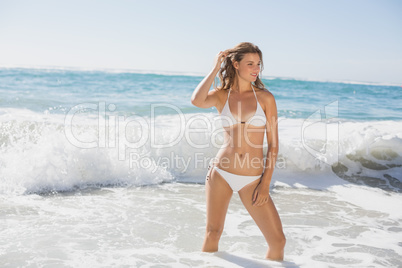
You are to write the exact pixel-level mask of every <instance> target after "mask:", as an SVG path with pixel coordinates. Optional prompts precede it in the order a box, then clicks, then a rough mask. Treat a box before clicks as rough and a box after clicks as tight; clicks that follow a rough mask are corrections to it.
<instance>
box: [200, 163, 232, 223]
mask: <svg viewBox="0 0 402 268" xmlns="http://www.w3.org/2000/svg"><path fill="white" fill-rule="evenodd" d="M208 174H209V177H207V178H206V180H205V193H206V207H207V227H209V228H213V229H222V228H223V225H224V222H225V217H226V212H227V210H228V207H229V202H230V198H231V197H232V194H233V191H232V189H231V188H230V186H229V184H228V183H227V182H226V181H225V180H224V179H223V178H222V176H221V175H220V174H219V173H218V172H217V171H216V170H215V169H214V168H213V167H211V168H210V170H208ZM207 176H208V175H207Z"/></svg>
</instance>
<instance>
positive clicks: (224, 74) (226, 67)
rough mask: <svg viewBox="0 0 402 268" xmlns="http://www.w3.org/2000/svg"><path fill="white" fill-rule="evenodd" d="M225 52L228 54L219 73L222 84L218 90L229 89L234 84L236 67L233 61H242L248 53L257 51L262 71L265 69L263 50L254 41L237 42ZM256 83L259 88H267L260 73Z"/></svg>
mask: <svg viewBox="0 0 402 268" xmlns="http://www.w3.org/2000/svg"><path fill="white" fill-rule="evenodd" d="M224 53H225V54H226V57H225V59H224V60H223V64H222V68H221V69H220V70H219V73H218V76H219V80H220V86H219V87H218V88H217V89H218V90H221V89H224V90H227V89H229V88H231V87H232V86H233V84H234V82H235V78H236V69H235V67H234V66H233V63H234V62H235V61H238V62H240V61H241V60H242V59H243V58H244V55H245V54H247V53H257V54H258V56H259V57H260V61H261V71H262V70H263V69H264V64H263V62H262V52H261V50H260V49H259V48H258V46H256V45H254V44H252V43H249V42H242V43H240V44H237V45H236V46H235V47H234V48H230V49H227V50H225V51H224ZM254 85H255V86H256V87H258V88H265V86H264V83H262V81H261V79H260V76H259V75H258V76H257V80H256V81H255V82H254Z"/></svg>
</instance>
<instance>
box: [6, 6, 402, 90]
mask: <svg viewBox="0 0 402 268" xmlns="http://www.w3.org/2000/svg"><path fill="white" fill-rule="evenodd" d="M401 14H402V1H399V0H376V1H373V0H336V1H322V0H303V1H300V0H280V1H278V0H276V1H272V0H255V1H237V0H231V1H219V0H214V1H212V0H202V1H201V0H199V1H195V0H194V1H185V0H166V1H163V0H159V1H156V0H148V1H135V0H132V1H129V0H113V1H112V0H110V1H103V0H97V1H94V0H92V1H90V0H87V1H86V0H79V1H77V0H68V1H62V0H60V1H54V0H35V1H27V0H25V1H20V0H12V1H8V0H0V66H24V67H52V66H53V67H67V68H68V67H73V68H90V69H92V68H95V69H98V68H99V69H105V68H106V69H130V70H141V71H157V72H184V73H197V74H201V75H205V74H207V73H208V72H209V71H210V70H211V68H212V65H213V60H214V57H215V55H216V54H217V53H218V52H219V51H221V50H225V49H227V48H231V47H233V46H235V45H236V44H237V43H239V42H243V41H247V42H252V43H254V44H256V45H257V46H259V47H260V49H261V50H262V52H263V60H264V66H265V68H264V71H263V76H271V77H285V78H296V79H309V80H325V81H326V80H329V81H359V82H375V83H390V84H397V85H402V15H401Z"/></svg>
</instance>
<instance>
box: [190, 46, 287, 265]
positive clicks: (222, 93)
mask: <svg viewBox="0 0 402 268" xmlns="http://www.w3.org/2000/svg"><path fill="white" fill-rule="evenodd" d="M261 66H262V53H261V50H260V49H259V48H258V47H257V46H255V45H253V44H251V43H247V42H244V43H240V44H238V45H237V46H235V47H234V48H232V49H228V50H226V51H223V52H222V51H221V52H220V53H219V54H218V55H217V56H216V58H215V63H214V67H213V69H212V70H211V72H210V73H209V74H208V75H207V76H206V77H205V78H204V79H203V80H202V81H201V82H200V84H199V85H198V86H197V88H196V89H195V90H194V93H193V95H192V98H191V102H192V104H193V105H195V106H197V107H200V108H210V107H212V106H215V107H216V108H217V110H218V111H219V114H220V117H221V119H222V126H223V128H224V130H225V131H224V145H225V146H222V147H221V148H220V150H219V151H218V153H217V155H216V157H215V159H214V160H215V161H214V163H213V164H211V165H210V166H209V168H208V173H207V178H206V181H205V188H206V201H207V225H206V234H205V240H204V244H203V247H202V250H203V251H205V252H214V251H217V250H218V243H219V239H220V237H221V234H222V231H223V226H224V222H225V217H226V212H227V209H228V206H229V201H230V198H231V196H232V193H233V191H235V192H238V194H239V196H240V199H241V201H242V202H243V204H244V206H245V207H246V209H247V210H248V212H249V213H250V215H251V217H252V218H253V219H254V221H255V222H256V223H257V225H258V227H259V228H260V230H261V232H262V233H263V235H264V237H265V239H266V241H267V243H268V246H269V247H268V251H267V254H266V258H268V259H271V260H283V255H284V247H285V242H286V239H285V236H284V234H283V230H282V223H281V220H280V218H279V215H278V212H277V210H276V208H275V205H274V203H273V201H272V199H271V197H270V195H269V185H270V182H271V177H272V173H273V171H274V167H275V162H276V157H277V153H278V128H277V111H276V103H275V98H274V96H273V95H272V94H271V93H270V92H269V91H268V90H267V89H265V88H264V84H263V83H262V81H261V79H260V77H259V73H260V70H261ZM221 67H222V68H221ZM218 72H219V78H220V81H221V85H220V86H219V87H218V88H217V89H214V90H211V91H209V89H210V87H211V85H212V83H213V81H214V80H215V77H216V75H217V74H218ZM265 132H266V137H267V143H268V152H267V156H266V158H265V164H264V156H263V142H264V135H265Z"/></svg>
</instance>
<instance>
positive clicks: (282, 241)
mask: <svg viewBox="0 0 402 268" xmlns="http://www.w3.org/2000/svg"><path fill="white" fill-rule="evenodd" d="M285 245H286V237H285V235H284V234H283V233H282V234H281V235H279V236H278V237H277V238H276V239H275V242H274V245H273V246H274V247H275V248H277V249H279V250H282V249H284V248H285Z"/></svg>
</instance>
